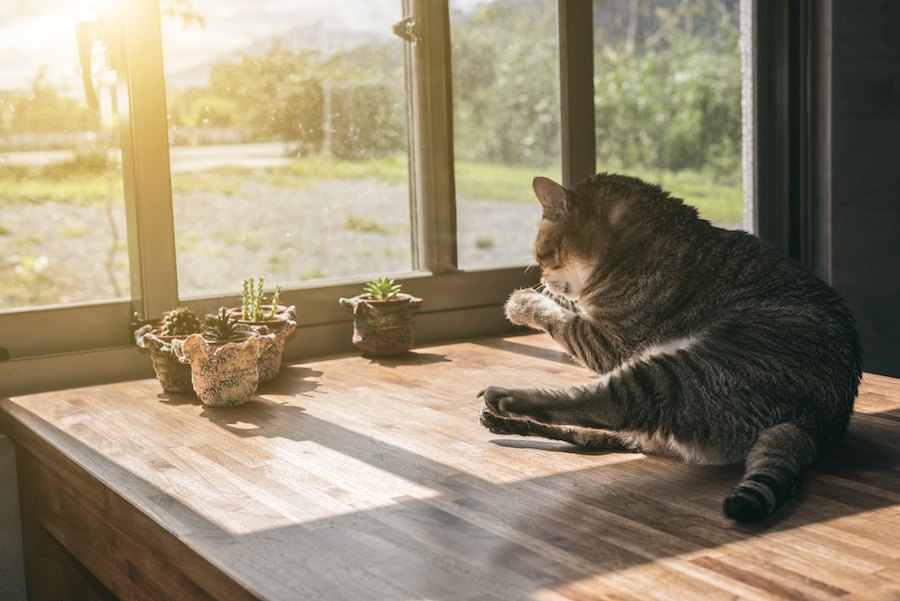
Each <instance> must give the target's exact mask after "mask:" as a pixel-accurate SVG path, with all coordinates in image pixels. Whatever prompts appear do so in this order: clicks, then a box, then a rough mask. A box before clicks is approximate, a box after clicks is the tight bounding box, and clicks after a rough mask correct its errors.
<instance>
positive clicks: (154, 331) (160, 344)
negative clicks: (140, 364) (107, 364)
mask: <svg viewBox="0 0 900 601" xmlns="http://www.w3.org/2000/svg"><path fill="white" fill-rule="evenodd" d="M202 325H203V324H202V322H201V321H200V318H199V317H197V315H196V314H195V313H194V312H193V311H191V310H190V309H188V308H187V307H177V308H175V309H172V310H171V311H169V312H168V313H166V314H165V316H164V317H163V319H162V322H157V323H148V324H144V325H142V326H141V327H140V328H138V329H137V330H136V331H135V333H134V339H135V342H136V343H137V345H138V346H139V347H140V348H142V349H147V350H149V351H150V361H151V363H152V364H153V371H154V373H156V378H157V379H158V380H159V383H160V385H161V386H162V389H163V391H165V392H191V391H192V390H193V388H192V387H191V366H190V365H185V364H184V363H182V362H181V361H179V360H178V357H176V356H175V353H174V351H173V350H172V342H173V341H175V340H179V339H182V340H183V339H185V338H187V337H188V336H189V335H191V334H197V333H200V331H201V330H202Z"/></svg>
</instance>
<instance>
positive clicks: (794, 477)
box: [479, 173, 861, 522]
mask: <svg viewBox="0 0 900 601" xmlns="http://www.w3.org/2000/svg"><path fill="white" fill-rule="evenodd" d="M534 191H535V194H536V195H537V197H538V200H540V202H541V205H542V206H543V219H542V220H541V222H540V226H539V232H538V235H537V241H536V245H535V251H536V252H535V254H536V258H537V262H538V265H539V266H540V269H541V275H542V282H543V284H544V285H545V286H546V289H547V291H549V292H550V295H547V294H542V293H541V292H538V291H536V290H532V289H525V290H517V291H516V292H514V293H513V294H512V296H510V298H509V300H508V301H507V303H506V316H507V318H508V319H509V320H510V321H512V322H513V323H515V324H519V325H525V326H530V327H532V328H536V329H539V330H544V331H545V332H547V333H548V334H549V335H550V336H551V337H553V339H554V340H555V341H556V342H557V343H559V344H560V345H561V346H562V347H563V348H564V349H565V350H566V351H568V352H569V353H570V354H571V355H572V356H573V357H575V358H576V359H577V360H579V361H580V362H582V363H583V364H584V365H585V366H587V367H588V368H590V369H591V370H593V371H595V372H597V373H598V374H601V377H600V378H599V379H598V380H597V381H595V382H593V383H592V384H590V385H588V386H582V387H574V388H570V389H568V390H539V389H512V390H508V389H505V388H500V387H494V386H492V387H489V388H487V389H485V390H483V391H482V392H480V393H479V396H483V397H484V402H485V406H484V408H483V410H482V414H481V422H482V424H483V425H484V426H486V427H487V428H488V429H490V430H491V431H492V432H495V433H498V434H520V435H536V436H544V437H548V438H552V439H557V440H564V441H568V442H571V443H574V444H577V445H582V446H584V447H588V448H592V449H598V448H600V449H618V450H632V451H643V452H649V453H665V454H670V455H675V456H679V457H681V458H683V459H684V460H686V461H690V462H696V463H706V464H728V463H737V462H744V464H745V468H746V469H745V473H744V475H743V477H742V479H741V481H740V482H739V483H738V485H737V486H736V488H735V489H734V490H733V491H732V493H731V494H730V495H729V496H728V497H727V498H726V499H725V502H724V506H723V510H724V513H725V515H726V516H727V517H729V518H731V519H734V520H737V521H740V522H755V521H758V520H760V519H762V518H763V517H765V516H766V515H769V514H770V513H772V512H773V511H775V510H776V509H777V508H778V507H779V506H781V505H782V504H783V503H784V502H785V500H786V499H788V498H789V497H790V496H791V495H792V494H794V492H795V491H796V490H797V487H798V483H799V481H800V478H801V475H802V473H803V472H804V471H805V470H806V469H807V468H809V467H810V466H811V465H812V464H813V462H814V461H815V460H816V458H817V457H818V456H819V454H820V453H821V452H822V451H823V450H824V449H825V448H826V447H828V446H829V445H830V444H832V443H833V442H834V441H835V440H836V439H837V438H838V437H840V436H841V435H842V434H843V433H844V431H845V430H846V428H847V423H848V421H849V419H850V414H851V413H852V411H853V402H854V398H855V397H856V394H857V388H858V386H859V380H860V375H861V359H860V348H859V342H858V339H857V334H856V331H855V328H854V325H853V319H852V317H851V315H850V313H849V311H848V310H847V308H846V307H845V305H844V304H843V302H842V301H841V300H840V298H838V296H837V294H836V293H835V292H834V291H833V290H832V289H831V288H829V287H828V286H827V285H825V284H824V283H822V282H821V281H820V280H818V279H816V278H815V277H814V276H812V275H811V274H809V273H808V272H806V271H804V270H803V269H802V268H801V267H799V266H798V265H797V264H795V263H794V262H792V261H790V260H787V259H784V258H781V257H779V256H778V255H777V254H776V253H775V252H774V251H773V250H771V249H769V248H768V247H766V246H764V245H763V244H762V243H761V242H760V241H759V240H758V239H757V238H755V237H754V236H752V235H750V234H748V233H746V232H740V231H730V230H724V229H720V228H717V227H714V226H712V225H711V224H710V223H709V222H708V221H705V220H702V219H700V218H699V217H698V216H697V211H696V210H695V209H694V208H692V207H690V206H687V205H685V204H683V202H682V201H681V200H680V199H678V198H674V197H672V196H670V195H669V194H668V193H667V192H665V191H663V190H662V189H661V188H659V187H658V186H655V185H650V184H647V183H645V182H643V181H641V180H639V179H635V178H632V177H626V176H622V175H610V174H605V173H603V174H599V175H596V176H593V177H591V178H589V179H587V180H586V181H584V182H582V183H581V184H579V185H578V186H576V187H575V188H574V189H571V190H568V189H566V188H564V187H562V186H560V185H559V184H557V183H555V182H553V181H551V180H549V179H546V178H543V177H538V178H536V179H535V180H534ZM563 299H565V300H563Z"/></svg>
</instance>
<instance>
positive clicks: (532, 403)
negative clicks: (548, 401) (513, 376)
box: [478, 386, 544, 423]
mask: <svg viewBox="0 0 900 601" xmlns="http://www.w3.org/2000/svg"><path fill="white" fill-rule="evenodd" d="M533 392H534V391H531V390H509V389H507V388H501V387H499V386H488V387H487V388H485V389H484V390H482V391H481V392H479V393H478V396H479V397H483V398H484V409H485V411H487V412H490V413H492V414H494V415H495V416H497V417H500V418H511V419H522V418H530V419H536V420H540V419H541V418H542V417H544V415H543V413H544V412H543V411H542V409H541V404H540V400H539V399H537V398H535V396H534V394H533ZM482 423H483V422H482Z"/></svg>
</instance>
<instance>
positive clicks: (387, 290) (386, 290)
mask: <svg viewBox="0 0 900 601" xmlns="http://www.w3.org/2000/svg"><path fill="white" fill-rule="evenodd" d="M400 289H401V286H400V284H398V283H396V282H394V280H393V279H392V278H389V277H386V276H382V277H380V278H375V279H374V280H372V281H370V282H367V283H366V285H365V287H364V288H363V291H364V292H365V293H366V294H368V295H369V298H370V299H372V300H391V299H392V298H394V297H396V296H397V295H398V294H399V293H400Z"/></svg>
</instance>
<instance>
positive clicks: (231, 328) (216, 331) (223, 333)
mask: <svg viewBox="0 0 900 601" xmlns="http://www.w3.org/2000/svg"><path fill="white" fill-rule="evenodd" d="M241 329H242V328H241V325H240V324H239V323H238V320H237V318H236V317H232V316H231V315H230V314H229V313H228V310H227V309H226V308H225V307H219V312H218V313H210V314H209V315H207V316H206V320H205V321H204V322H203V337H204V338H206V339H207V340H212V341H219V342H221V341H225V340H231V339H232V338H234V337H235V333H236V332H239V331H241Z"/></svg>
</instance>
